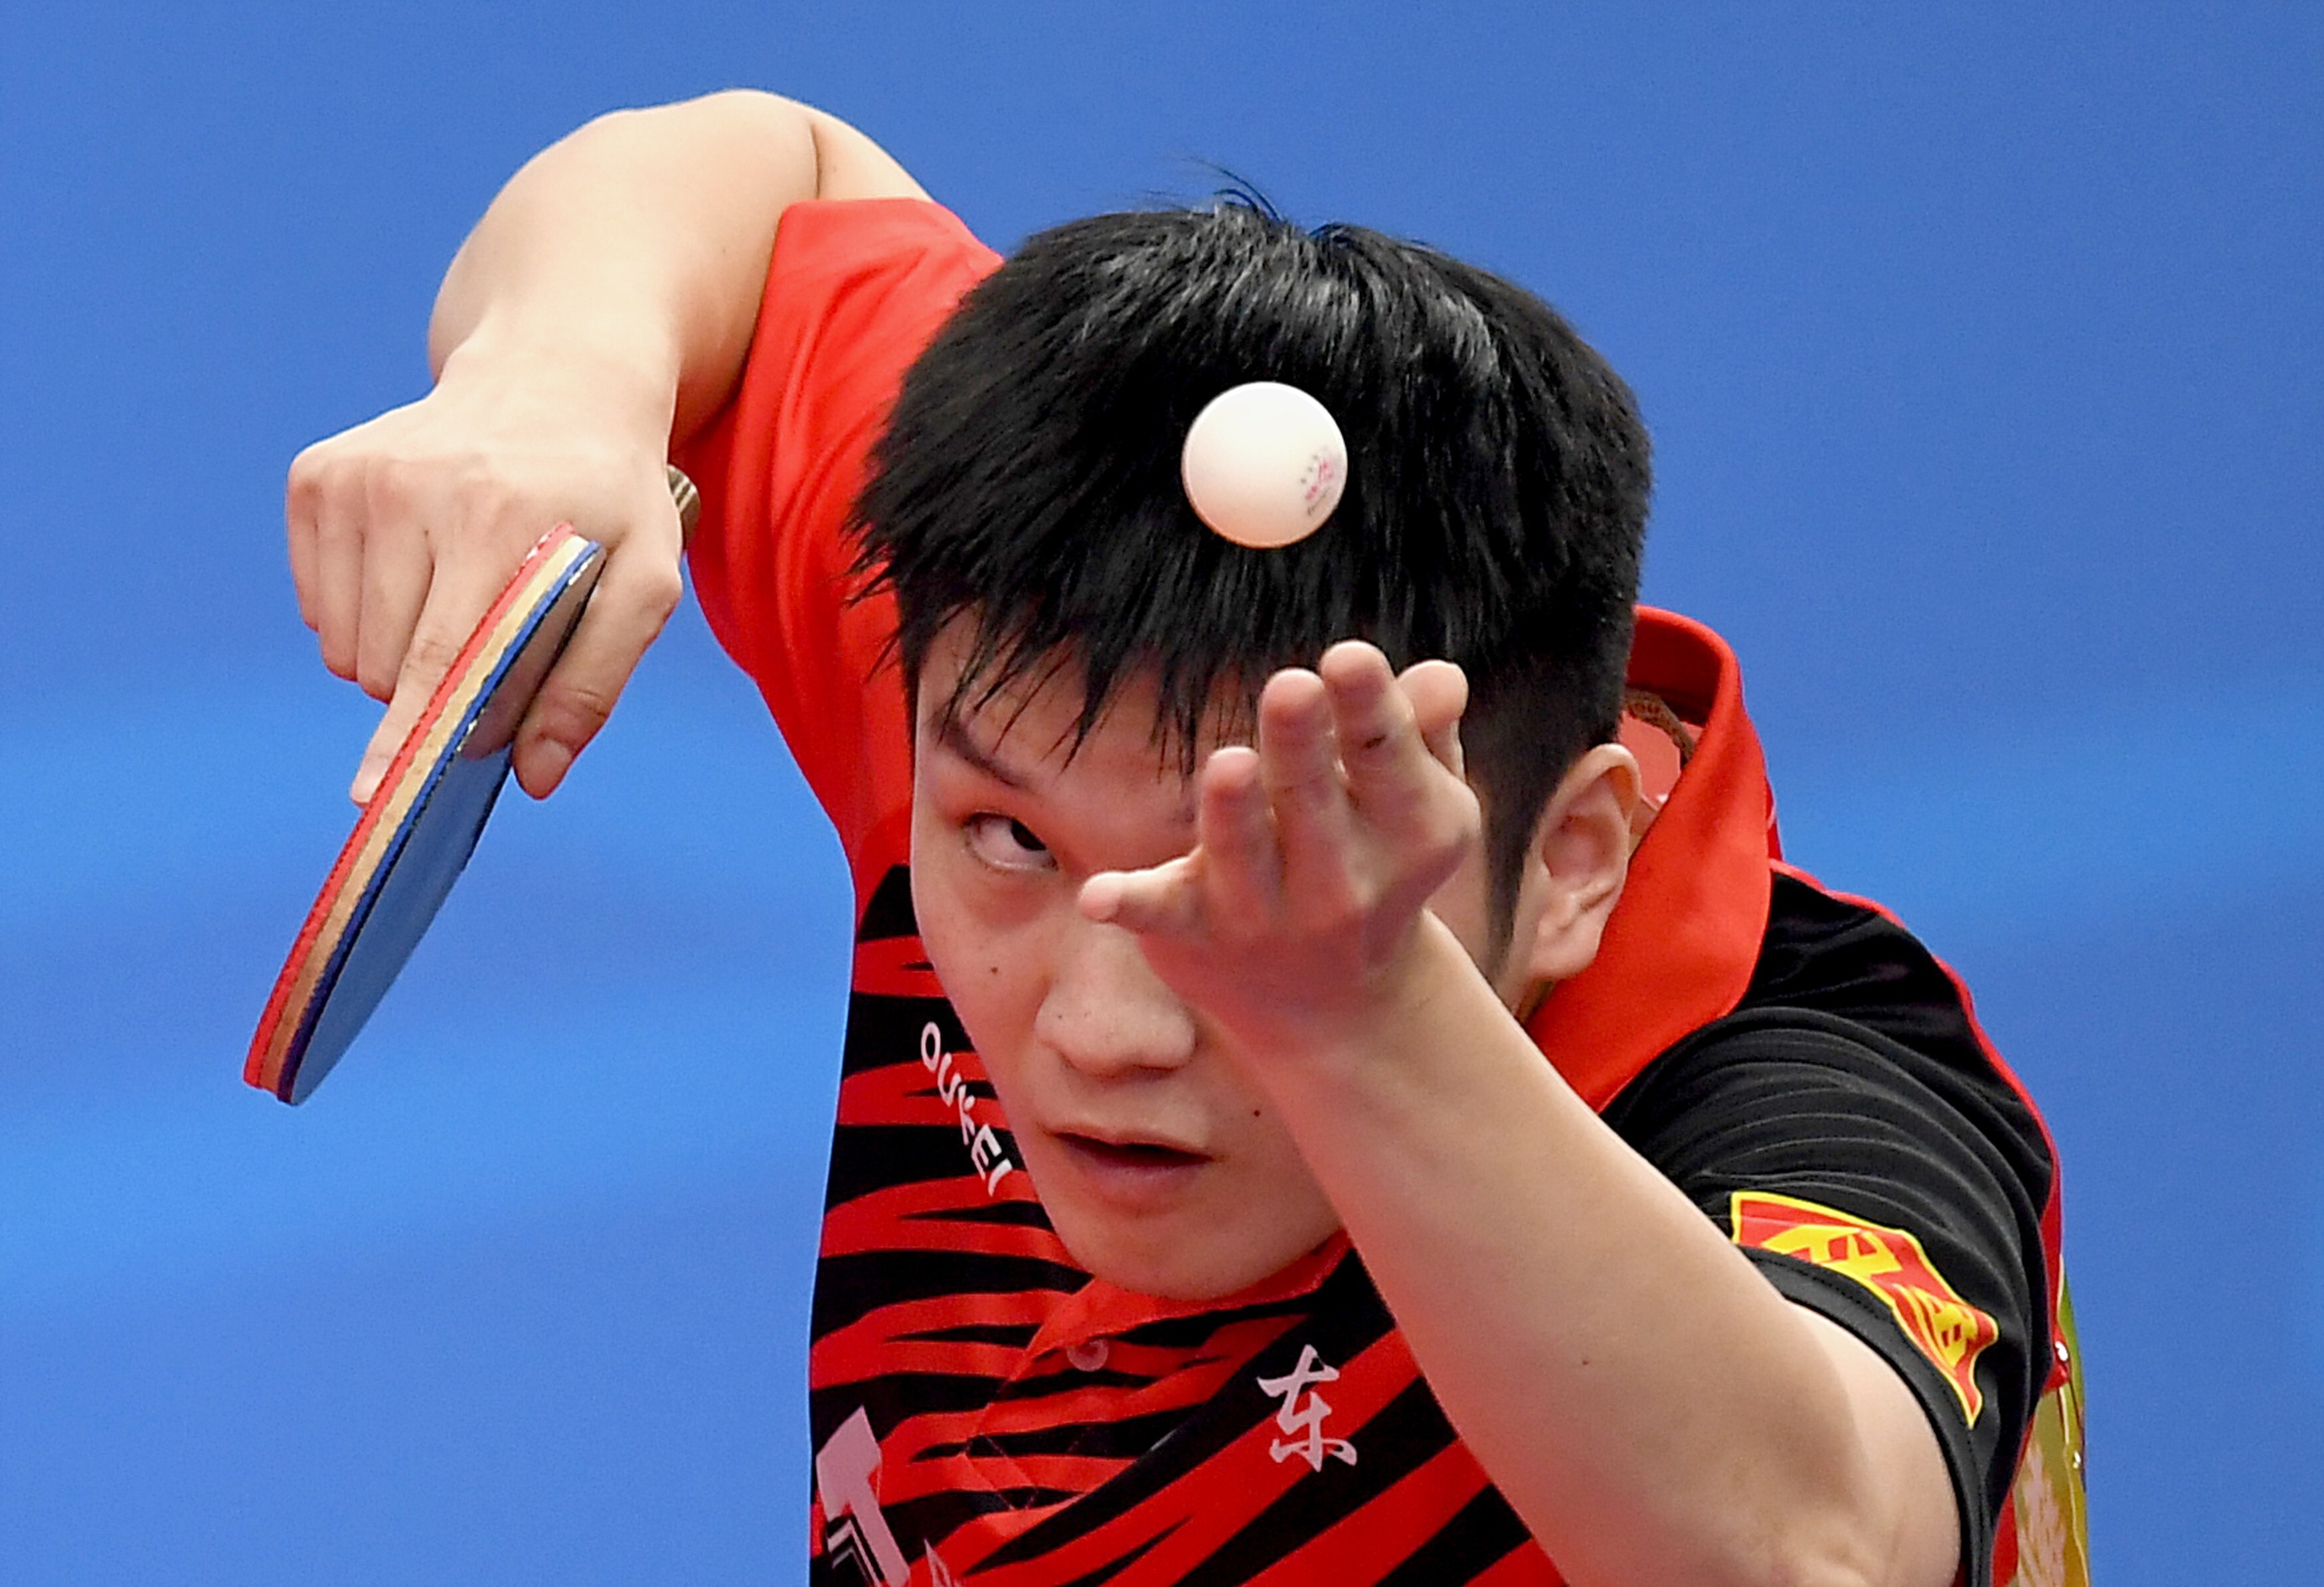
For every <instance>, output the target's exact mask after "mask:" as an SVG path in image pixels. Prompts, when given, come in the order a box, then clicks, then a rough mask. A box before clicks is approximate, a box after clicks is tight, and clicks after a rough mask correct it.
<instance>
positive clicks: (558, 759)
mask: <svg viewBox="0 0 2324 1587" xmlns="http://www.w3.org/2000/svg"><path fill="white" fill-rule="evenodd" d="M572 764H573V751H572V748H571V746H569V745H567V744H561V743H558V742H557V741H556V740H555V739H553V738H545V739H541V740H539V742H537V743H534V744H533V746H532V751H531V753H530V754H529V755H527V756H526V757H525V764H524V769H525V770H527V771H529V772H530V773H531V774H532V775H531V776H530V777H529V778H526V777H520V778H518V779H517V782H518V784H519V785H520V786H521V787H522V788H523V789H524V791H525V792H527V793H529V794H530V795H531V796H532V797H533V798H537V799H545V798H548V797H549V795H550V794H552V793H555V792H556V791H557V785H558V783H560V782H562V781H564V780H565V772H566V769H567V768H568V767H570V766H571V765H572Z"/></svg>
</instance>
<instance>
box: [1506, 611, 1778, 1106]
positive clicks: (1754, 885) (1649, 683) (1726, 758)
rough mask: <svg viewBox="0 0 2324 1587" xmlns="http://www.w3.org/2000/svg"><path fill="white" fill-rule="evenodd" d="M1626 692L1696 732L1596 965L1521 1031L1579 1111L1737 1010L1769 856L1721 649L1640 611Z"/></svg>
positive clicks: (1736, 691)
mask: <svg viewBox="0 0 2324 1587" xmlns="http://www.w3.org/2000/svg"><path fill="white" fill-rule="evenodd" d="M1629 681H1630V687H1633V688H1642V689H1647V690H1650V691H1652V692H1653V693H1655V694H1656V695H1659V696H1660V697H1662V698H1663V700H1664V701H1665V703H1667V704H1668V705H1669V706H1670V707H1671V708H1672V710H1674V712H1676V713H1677V714H1678V715H1679V716H1680V717H1681V718H1683V720H1685V721H1686V722H1688V723H1690V724H1699V728H1700V732H1699V736H1698V737H1697V740H1696V743H1695V748H1694V753H1693V756H1692V759H1690V760H1689V761H1688V762H1687V767H1686V771H1685V774H1684V775H1683V776H1682V777H1681V778H1680V779H1679V780H1678V784H1677V786H1676V787H1675V788H1674V789H1672V790H1671V795H1670V798H1669V800H1668V802H1667V803H1665V805H1664V806H1663V808H1662V811H1661V813H1660V814H1659V815H1658V816H1656V817H1655V822H1654V826H1652V828H1651V829H1649V830H1648V832H1647V833H1646V839H1645V841H1644V842H1642V843H1641V844H1639V845H1638V847H1637V851H1636V852H1635V853H1632V855H1631V856H1630V871H1629V878H1628V881H1626V882H1625V883H1624V884H1623V889H1622V898H1621V901H1620V902H1619V903H1618V904H1617V905H1616V906H1615V909H1614V912H1613V914H1612V915H1611V916H1610V917H1609V918H1608V920H1607V923H1606V932H1605V936H1604V937H1603V939H1602V940H1601V941H1600V945H1599V948H1598V956H1597V957H1596V958H1595V959H1594V960H1592V961H1591V964H1590V967H1589V968H1588V969H1586V970H1584V971H1583V972H1582V973H1581V974H1579V975H1577V976H1575V977H1573V979H1572V980H1571V981H1567V982H1563V983H1560V984H1559V985H1558V986H1556V987H1555V988H1554V989H1553V990H1552V991H1551V992H1550V994H1549V995H1548V997H1546V998H1545V999H1544V1000H1543V1001H1542V1003H1541V1006H1540V1007H1539V1008H1538V1009H1536V1010H1535V1012H1534V1014H1533V1016H1532V1018H1531V1019H1530V1020H1527V1021H1526V1033H1527V1034H1528V1035H1530V1036H1531V1037H1532V1038H1534V1041H1535V1045H1537V1046H1538V1047H1540V1048H1541V1050H1542V1051H1543V1052H1544V1053H1545V1054H1547V1055H1548V1056H1549V1060H1550V1062H1551V1063H1553V1064H1554V1065H1555V1066H1557V1071H1558V1073H1559V1074H1561V1075H1563V1076H1564V1077H1565V1080H1566V1083H1567V1084H1570V1085H1572V1087H1573V1089H1574V1090H1575V1092H1577V1093H1579V1094H1580V1095H1581V1097H1582V1100H1583V1101H1584V1102H1586V1103H1589V1104H1590V1105H1591V1107H1592V1108H1603V1107H1605V1105H1606V1104H1607V1103H1610V1102H1611V1101H1613V1100H1614V1098H1615V1097H1616V1096H1617V1095H1618V1094H1619V1093H1620V1092H1621V1090H1622V1088H1623V1087H1624V1086H1625V1085H1627V1084H1629V1083H1630V1081H1631V1080H1632V1079H1633V1078H1635V1077H1636V1076H1637V1073H1638V1071H1639V1070H1641V1069H1643V1068H1645V1067H1646V1065H1647V1064H1648V1063H1649V1062H1651V1061H1652V1060H1653V1059H1654V1058H1655V1056H1656V1055H1657V1054H1659V1053H1661V1052H1662V1051H1663V1050H1664V1049H1665V1048H1666V1047H1670V1046H1672V1045H1673V1044H1674V1043H1675V1042H1677V1041H1678V1040H1679V1039H1680V1038H1683V1037H1684V1036H1686V1035H1687V1034H1688V1033H1689V1032H1691V1031H1693V1030H1696V1029H1701V1027H1702V1026H1704V1025H1707V1024H1709V1023H1710V1022H1711V1020H1716V1019H1719V1018H1720V1017H1721V1016H1723V1015H1725V1014H1728V1013H1730V1012H1732V1011H1733V1010H1734V1008H1735V1006H1736V1004H1737V1003H1738V1002H1740V1001H1742V998H1743V993H1744V992H1745V990H1746V989H1747V988H1748V986H1749V985H1750V983H1751V972H1752V970H1753V968H1754V967H1755V966H1756V965H1757V963H1758V958H1759V944H1760V939H1761V937H1763V936H1764V935H1765V933H1766V926H1767V902H1768V892H1769V885H1770V884H1769V872H1768V864H1767V863H1768V861H1769V860H1770V859H1771V858H1776V857H1780V852H1781V851H1780V847H1779V844H1778V843H1777V840H1776V835H1775V799H1774V796H1773V795H1772V794H1770V793H1769V791H1768V789H1767V776H1766V762H1765V761H1764V760H1763V759H1762V758H1761V755H1760V752H1759V739H1758V734H1757V733H1755V732H1754V731H1753V730H1752V726H1751V722H1750V718H1749V717H1748V716H1747V715H1744V711H1743V679H1742V672H1741V669H1740V668H1739V667H1738V665H1737V663H1736V660H1735V654H1734V652H1733V651H1732V650H1729V649H1728V648H1727V643H1726V641H1724V640H1721V639H1720V637H1719V636H1718V635H1717V634H1715V633H1713V632H1711V630H1710V629H1708V628H1706V627H1704V626H1703V625H1702V624H1701V623H1696V622H1694V621H1692V619H1689V618H1685V617H1681V616H1678V615H1677V614H1674V613H1670V612H1663V611H1657V610H1656V609H1655V608H1654V607H1651V606H1641V607H1639V608H1638V614H1637V636H1636V638H1635V639H1634V640H1633V641H1632V642H1631V647H1630V671H1629Z"/></svg>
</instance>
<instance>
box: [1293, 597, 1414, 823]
mask: <svg viewBox="0 0 2324 1587" xmlns="http://www.w3.org/2000/svg"><path fill="white" fill-rule="evenodd" d="M1318 671H1319V672H1320V673H1321V675H1322V677H1323V683H1324V686H1325V687H1326V688H1328V689H1329V690H1330V691H1331V699H1332V719H1333V734H1334V736H1336V738H1337V739H1338V741H1339V745H1340V763H1341V765H1342V768H1343V769H1344V770H1345V772H1346V775H1347V785H1348V797H1349V798H1350V799H1351V801H1353V803H1354V805H1355V807H1356V808H1357V810H1358V811H1359V812H1360V814H1362V815H1364V816H1365V817H1369V818H1370V819H1372V820H1375V821H1379V822H1383V823H1386V824H1388V825H1390V826H1394V825H1396V824H1397V823H1399V822H1401V821H1402V820H1403V819H1404V818H1405V817H1406V816H1407V815H1408V814H1409V813H1410V812H1411V811H1412V810H1413V809H1414V808H1415V807H1417V806H1419V805H1420V804H1421V803H1422V802H1423V801H1425V799H1426V798H1427V797H1428V794H1429V789H1430V778H1431V774H1432V773H1434V772H1435V771H1436V770H1438V768H1437V766H1436V763H1435V761H1434V759H1432V758H1431V756H1430V754H1429V752H1428V746H1427V745H1426V744H1425V743H1422V742H1421V736H1420V732H1419V727H1418V723H1417V720H1416V716H1415V714H1414V711H1413V706H1412V701H1411V699H1410V697H1407V696H1406V694H1405V692H1404V690H1402V689H1401V688H1398V687H1397V679H1396V674H1394V673H1393V672H1391V671H1389V670H1388V658H1387V657H1386V656H1383V655H1381V654H1380V653H1379V650H1375V649H1374V648H1373V647H1372V646H1370V645H1368V644H1364V643H1361V642H1360V641H1348V642H1346V643H1344V644H1338V645H1334V646H1333V647H1332V648H1331V650H1327V651H1325V652H1324V655H1323V661H1322V663H1321V664H1320V666H1319V668H1318Z"/></svg>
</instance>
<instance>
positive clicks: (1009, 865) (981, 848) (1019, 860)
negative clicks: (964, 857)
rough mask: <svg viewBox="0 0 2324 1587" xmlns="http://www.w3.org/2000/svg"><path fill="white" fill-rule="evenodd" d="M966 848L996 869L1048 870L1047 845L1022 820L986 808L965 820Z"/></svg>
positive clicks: (1051, 862)
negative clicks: (979, 813) (981, 812)
mask: <svg viewBox="0 0 2324 1587" xmlns="http://www.w3.org/2000/svg"><path fill="white" fill-rule="evenodd" d="M966 830H967V833H968V847H969V852H970V853H973V854H974V855H975V856H976V857H977V858H978V859H980V860H982V861H983V862H984V863H986V864H988V865H990V866H991V867H992V868H993V869H994V870H996V871H1049V870H1054V869H1056V860H1055V859H1053V858H1052V857H1051V856H1050V853H1049V845H1048V844H1045V843H1043V842H1042V841H1041V839H1040V837H1039V835H1037V834H1036V833H1035V832H1034V830H1033V829H1032V828H1031V827H1029V826H1026V825H1025V824H1024V823H1023V822H1022V821H1019V820H1016V819H1015V818H1013V817H1008V816H1001V815H996V814H994V813H992V812H991V811H986V812H984V813H983V814H982V815H976V816H971V817H969V818H968V822H967V828H966Z"/></svg>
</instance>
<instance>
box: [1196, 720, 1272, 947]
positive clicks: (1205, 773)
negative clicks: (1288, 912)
mask: <svg viewBox="0 0 2324 1587" xmlns="http://www.w3.org/2000/svg"><path fill="white" fill-rule="evenodd" d="M1259 777H1260V772H1259V753H1258V752H1257V751H1255V750H1251V749H1248V748H1245V747H1244V746H1242V745H1240V744H1235V745H1230V746H1228V747H1227V748H1225V749H1221V750H1214V751H1213V752H1212V753H1211V757H1210V759H1209V760H1208V761H1204V762H1203V770H1202V774H1201V776H1200V777H1199V778H1198V779H1197V780H1196V791H1195V798H1196V804H1195V809H1194V831H1195V835H1196V837H1197V839H1198V841H1199V844H1200V852H1201V854H1202V867H1201V869H1202V881H1203V895H1204V897H1203V903H1204V907H1205V909H1207V910H1208V912H1209V918H1210V919H1211V921H1212V924H1213V935H1218V934H1221V933H1223V934H1225V935H1228V936H1232V935H1234V933H1235V931H1236V929H1237V928H1238V927H1245V926H1256V925H1257V924H1258V923H1259V922H1261V921H1264V920H1267V919H1268V918H1272V917H1273V915H1274V914H1275V911H1276V909H1277V907H1278V906H1279V904H1280V901H1281V898H1282V890H1283V855H1282V853H1281V852H1280V850H1279V849H1278V847H1277V844H1276V841H1275V825H1274V822H1273V821H1272V820H1271V819H1270V818H1269V817H1268V798H1267V790H1266V789H1265V788H1264V787H1262V786H1261V784H1260V780H1259Z"/></svg>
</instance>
